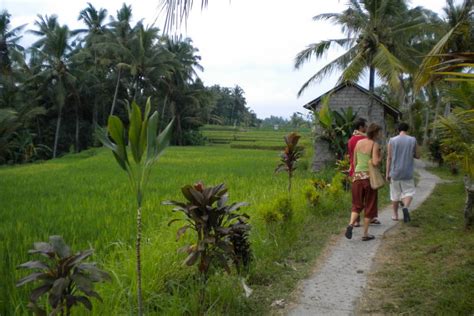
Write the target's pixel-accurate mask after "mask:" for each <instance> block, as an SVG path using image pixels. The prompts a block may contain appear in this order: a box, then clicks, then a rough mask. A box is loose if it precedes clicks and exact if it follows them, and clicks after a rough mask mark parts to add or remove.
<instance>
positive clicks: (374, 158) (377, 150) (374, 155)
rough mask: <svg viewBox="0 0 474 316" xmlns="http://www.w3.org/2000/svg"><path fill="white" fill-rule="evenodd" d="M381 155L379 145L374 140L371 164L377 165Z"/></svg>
mask: <svg viewBox="0 0 474 316" xmlns="http://www.w3.org/2000/svg"><path fill="white" fill-rule="evenodd" d="M381 160H382V157H381V156H380V145H379V144H377V143H375V142H374V149H373V150H372V164H373V165H374V166H376V167H377V166H378V165H379V164H380V161H381Z"/></svg>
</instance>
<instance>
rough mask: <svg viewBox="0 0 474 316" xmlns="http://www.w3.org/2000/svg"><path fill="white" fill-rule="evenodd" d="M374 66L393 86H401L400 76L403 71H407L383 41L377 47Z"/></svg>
mask: <svg viewBox="0 0 474 316" xmlns="http://www.w3.org/2000/svg"><path fill="white" fill-rule="evenodd" d="M373 66H374V67H375V69H377V72H378V73H379V74H380V76H381V77H382V78H384V79H385V80H386V81H387V83H388V84H389V85H390V86H391V87H392V88H394V89H396V90H398V89H399V88H400V79H399V77H400V74H401V73H403V72H406V70H405V67H403V65H402V63H401V62H400V61H399V60H398V58H397V57H395V56H394V55H393V54H392V53H390V51H389V50H388V49H387V47H386V46H385V45H383V44H382V43H380V44H379V45H378V47H377V52H376V54H375V56H374V59H373Z"/></svg>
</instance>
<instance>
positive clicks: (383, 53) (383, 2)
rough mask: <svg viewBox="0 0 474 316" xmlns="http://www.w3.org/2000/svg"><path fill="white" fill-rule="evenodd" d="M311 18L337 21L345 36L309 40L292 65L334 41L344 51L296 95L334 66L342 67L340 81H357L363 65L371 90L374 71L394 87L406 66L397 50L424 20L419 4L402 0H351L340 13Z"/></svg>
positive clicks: (316, 54) (320, 53)
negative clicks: (414, 6)
mask: <svg viewBox="0 0 474 316" xmlns="http://www.w3.org/2000/svg"><path fill="white" fill-rule="evenodd" d="M407 17H410V19H407ZM313 20H315V21H320V20H329V21H331V22H333V23H335V24H337V25H341V27H342V31H343V32H344V33H345V35H346V37H345V38H341V39H329V40H323V41H320V42H318V43H314V44H310V45H309V46H308V47H307V48H306V49H304V50H302V51H301V52H300V53H298V55H297V56H296V58H295V68H296V69H299V68H301V67H302V66H303V64H305V63H306V62H308V61H310V60H311V58H313V57H314V58H316V59H320V58H322V57H323V56H325V55H326V53H327V52H328V50H329V49H330V48H331V47H332V46H334V45H336V46H340V47H342V48H345V49H347V51H346V52H345V53H344V54H342V55H341V56H339V57H337V58H336V59H334V60H333V61H331V62H330V63H328V64H327V65H326V66H324V67H323V68H322V69H320V70H319V71H318V72H317V73H316V74H314V75H313V76H312V77H311V78H310V79H309V80H308V81H307V82H305V83H304V84H303V86H302V87H301V89H300V90H299V92H298V96H300V95H301V94H302V93H303V92H304V91H305V90H306V88H308V86H310V85H311V84H312V83H316V82H318V81H319V80H321V79H323V78H324V77H325V76H327V75H329V74H331V73H332V72H334V71H336V70H340V71H342V75H341V77H340V79H339V80H340V81H346V80H349V81H357V80H358V79H359V78H360V77H361V75H363V73H364V71H365V70H366V69H367V68H368V70H369V90H370V91H371V92H373V90H374V83H375V73H376V72H377V73H378V75H379V76H380V77H381V78H382V79H383V80H385V81H386V82H387V83H388V84H389V85H390V86H391V87H392V88H395V89H396V90H398V89H399V88H400V77H401V74H402V73H404V72H406V69H405V67H404V65H403V64H402V62H401V61H400V59H399V56H397V53H398V52H402V51H404V49H406V47H407V45H408V44H409V43H407V42H406V39H407V37H408V35H409V34H412V33H414V32H418V31H419V30H420V27H421V26H423V24H424V22H425V21H426V19H425V16H424V15H423V12H422V10H420V8H414V9H409V8H408V7H407V4H406V1H404V0H397V1H391V0H351V1H350V3H349V7H348V8H347V9H346V10H344V11H343V12H342V13H325V14H320V15H317V16H315V17H313Z"/></svg>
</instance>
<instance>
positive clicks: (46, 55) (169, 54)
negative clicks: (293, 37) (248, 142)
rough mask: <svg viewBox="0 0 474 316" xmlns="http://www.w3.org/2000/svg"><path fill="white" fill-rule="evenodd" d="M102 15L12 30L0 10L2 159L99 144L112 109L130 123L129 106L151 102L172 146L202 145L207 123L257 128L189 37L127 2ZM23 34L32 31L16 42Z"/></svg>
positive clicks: (239, 96)
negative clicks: (74, 23)
mask: <svg viewBox="0 0 474 316" xmlns="http://www.w3.org/2000/svg"><path fill="white" fill-rule="evenodd" d="M107 17H108V12H107V10H106V9H104V8H95V7H94V6H93V5H92V4H90V3H89V4H88V5H87V7H85V8H84V9H83V10H81V11H80V12H79V13H78V20H79V21H81V22H83V24H84V27H83V28H80V29H75V30H73V29H70V28H69V27H68V26H67V25H66V24H61V23H60V18H59V17H58V16H56V15H51V16H47V15H45V16H43V15H38V17H37V20H36V21H35V23H34V25H32V26H31V27H30V29H28V30H27V29H26V26H25V25H21V26H16V27H15V26H12V25H11V22H10V21H11V15H10V14H9V13H8V12H7V11H0V60H1V64H0V66H1V69H0V71H1V76H0V122H1V125H0V126H1V127H0V163H23V162H29V161H35V160H41V159H49V158H54V157H58V156H59V155H63V154H65V153H68V152H72V151H74V152H79V151H81V150H84V149H87V148H89V147H91V146H97V145H99V143H98V141H97V138H96V137H95V135H96V134H97V127H98V126H105V125H106V124H107V121H108V116H109V115H116V116H118V117H120V118H122V119H124V120H127V104H129V103H132V102H133V101H135V102H137V103H138V104H141V105H142V106H141V109H142V110H144V104H145V102H146V100H147V99H148V97H150V98H151V107H152V110H153V111H154V110H156V109H159V114H160V118H159V120H160V122H159V124H160V125H159V129H160V131H161V130H162V129H163V128H164V127H165V125H166V122H169V121H170V120H171V118H175V124H174V125H173V137H172V140H171V142H172V143H173V144H177V145H190V144H195V142H198V143H199V141H200V137H199V131H198V129H199V127H200V126H202V125H204V124H209V123H211V124H229V125H235V126H255V125H257V124H258V120H257V117H256V115H255V113H254V112H253V111H252V110H250V108H249V107H247V102H246V99H245V91H244V90H243V89H242V88H241V87H239V86H238V85H236V86H234V87H221V86H219V85H214V86H212V87H206V86H205V85H204V83H203V82H202V81H201V80H200V79H199V72H200V71H202V70H203V67H202V66H201V64H200V60H201V57H200V56H199V50H198V48H197V47H195V46H194V45H193V42H192V40H191V39H190V38H183V37H179V36H172V35H166V34H163V33H162V32H161V31H160V30H159V29H158V28H157V27H155V26H153V25H145V24H144V23H143V21H142V20H138V22H137V23H135V24H133V23H132V22H131V21H132V18H134V16H133V10H132V7H131V6H129V5H126V4H124V5H123V6H122V7H121V8H120V9H119V10H118V11H117V12H116V13H115V14H114V15H112V16H111V17H110V22H108V21H107ZM25 32H28V33H30V34H32V35H34V36H35V38H36V41H35V42H34V43H33V44H32V45H31V46H30V47H22V46H20V44H19V43H20V40H21V38H22V36H23V34H24V33H25Z"/></svg>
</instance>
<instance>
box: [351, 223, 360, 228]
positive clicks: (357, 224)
mask: <svg viewBox="0 0 474 316" xmlns="http://www.w3.org/2000/svg"><path fill="white" fill-rule="evenodd" d="M352 227H360V223H354V225H352Z"/></svg>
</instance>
